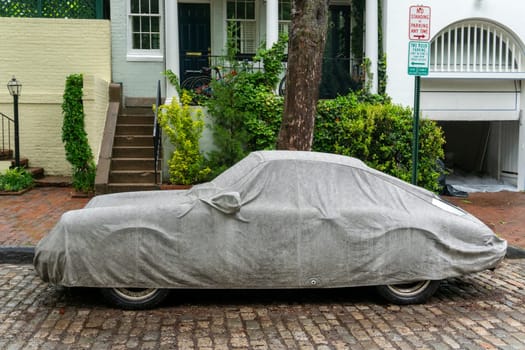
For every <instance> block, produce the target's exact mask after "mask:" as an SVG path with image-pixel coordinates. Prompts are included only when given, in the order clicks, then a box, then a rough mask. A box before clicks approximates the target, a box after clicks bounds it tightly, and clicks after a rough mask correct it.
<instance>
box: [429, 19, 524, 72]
mask: <svg viewBox="0 0 525 350" xmlns="http://www.w3.org/2000/svg"><path fill="white" fill-rule="evenodd" d="M430 52H431V54H430V71H431V72H433V73H439V72H448V73H453V72H459V73H513V72H514V73H515V72H520V73H523V72H524V71H525V66H524V65H525V57H524V50H523V46H522V44H521V43H520V41H519V40H517V39H516V38H515V37H514V36H513V35H512V34H511V33H509V32H508V31H507V30H506V29H504V28H503V27H500V26H498V25H496V24H494V23H492V22H487V21H481V20H468V21H461V22H457V23H454V24H452V25H450V26H448V27H447V28H445V29H444V30H442V31H441V32H439V33H438V35H436V36H435V37H434V39H433V40H432V44H431V49H430Z"/></svg>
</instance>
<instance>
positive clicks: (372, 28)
mask: <svg viewBox="0 0 525 350" xmlns="http://www.w3.org/2000/svg"><path fill="white" fill-rule="evenodd" d="M377 1H378V0H366V8H365V57H367V58H368V59H369V60H370V73H372V77H369V76H367V77H366V79H367V82H369V83H370V92H371V93H373V94H376V93H377V87H378V83H377V82H378V79H377V59H378V57H377V56H378V54H379V50H378V46H379V16H378V3H377Z"/></svg>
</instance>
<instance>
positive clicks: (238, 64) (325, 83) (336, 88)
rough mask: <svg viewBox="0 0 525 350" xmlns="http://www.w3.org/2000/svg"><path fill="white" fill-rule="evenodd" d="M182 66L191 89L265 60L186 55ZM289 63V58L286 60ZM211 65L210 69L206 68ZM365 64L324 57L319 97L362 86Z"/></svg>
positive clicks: (256, 66) (254, 67) (258, 65)
mask: <svg viewBox="0 0 525 350" xmlns="http://www.w3.org/2000/svg"><path fill="white" fill-rule="evenodd" d="M182 62H183V63H182V64H183V69H182V75H181V86H182V87H183V88H185V89H188V90H195V89H198V90H199V91H200V90H202V86H204V85H207V84H209V82H210V81H212V80H217V79H221V78H222V77H224V76H225V75H227V74H229V73H231V72H232V71H233V70H235V71H237V72H238V71H243V70H248V71H256V70H260V69H262V64H261V63H259V62H254V61H253V57H249V56H245V57H238V58H237V60H236V61H235V62H233V63H232V62H229V61H228V58H227V57H225V56H212V55H202V56H194V55H186V56H183V59H182ZM283 64H284V65H286V62H283ZM205 68H211V69H205ZM364 79H365V76H364V70H363V67H362V65H361V64H360V63H359V62H358V61H356V60H354V59H351V58H342V57H335V58H328V57H325V58H324V59H323V78H322V81H321V84H320V86H319V97H320V98H335V97H337V96H339V95H346V94H348V93H349V92H350V91H355V90H359V89H361V88H362V87H363V83H364Z"/></svg>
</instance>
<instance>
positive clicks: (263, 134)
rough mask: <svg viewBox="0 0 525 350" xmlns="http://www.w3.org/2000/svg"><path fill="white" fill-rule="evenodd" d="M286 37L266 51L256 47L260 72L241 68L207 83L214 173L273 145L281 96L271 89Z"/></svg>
mask: <svg viewBox="0 0 525 350" xmlns="http://www.w3.org/2000/svg"><path fill="white" fill-rule="evenodd" d="M285 45H286V37H281V38H280V40H279V41H278V42H277V43H276V44H274V46H273V47H272V48H271V49H269V50H263V49H261V50H259V53H258V55H257V56H256V60H261V61H262V63H263V70H262V71H250V70H241V71H239V72H235V71H234V72H233V73H230V74H227V75H226V76H225V77H224V78H223V79H222V80H219V81H213V82H212V84H211V87H212V91H213V97H212V98H210V99H209V100H208V101H207V104H206V106H207V107H208V113H209V115H210V117H211V119H212V121H213V123H212V126H211V128H212V132H213V140H214V144H215V147H216V149H215V150H214V151H212V152H210V154H209V158H210V162H211V164H212V168H213V169H214V175H217V174H218V173H220V172H222V171H223V170H225V169H226V168H228V167H230V166H231V165H233V164H235V163H236V162H238V161H239V160H241V159H242V158H244V157H245V156H246V155H247V154H248V153H250V152H252V151H255V150H261V149H273V148H275V143H276V138H277V133H278V131H279V127H280V124H281V119H282V113H283V98H282V97H280V96H277V95H276V94H275V93H274V91H275V88H276V85H277V83H278V82H279V76H280V74H281V73H282V70H283V64H282V59H283V57H284V47H285Z"/></svg>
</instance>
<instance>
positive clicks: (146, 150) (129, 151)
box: [113, 146, 153, 158]
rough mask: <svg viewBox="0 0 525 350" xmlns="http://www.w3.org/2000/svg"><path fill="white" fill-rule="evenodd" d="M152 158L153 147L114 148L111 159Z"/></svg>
mask: <svg viewBox="0 0 525 350" xmlns="http://www.w3.org/2000/svg"><path fill="white" fill-rule="evenodd" d="M152 156H153V146H115V147H113V158H149V157H152Z"/></svg>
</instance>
